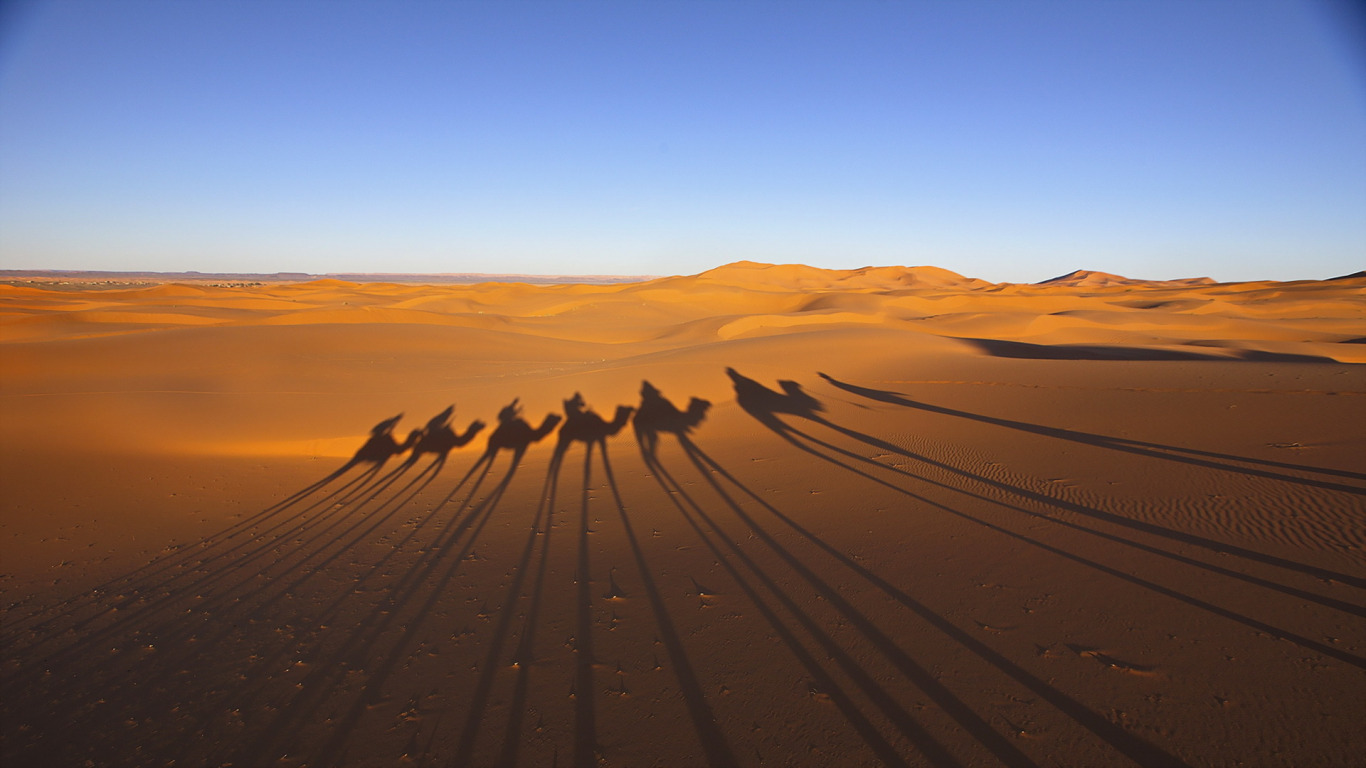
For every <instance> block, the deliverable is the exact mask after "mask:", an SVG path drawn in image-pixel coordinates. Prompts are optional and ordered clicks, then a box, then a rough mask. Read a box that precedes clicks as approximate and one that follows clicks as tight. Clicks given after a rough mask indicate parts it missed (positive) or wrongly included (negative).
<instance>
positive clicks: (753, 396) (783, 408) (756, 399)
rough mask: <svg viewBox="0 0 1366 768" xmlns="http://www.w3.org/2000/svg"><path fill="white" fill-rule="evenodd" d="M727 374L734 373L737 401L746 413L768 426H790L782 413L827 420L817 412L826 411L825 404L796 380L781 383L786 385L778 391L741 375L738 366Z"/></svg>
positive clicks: (731, 377) (732, 380) (780, 383)
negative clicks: (785, 421)
mask: <svg viewBox="0 0 1366 768" xmlns="http://www.w3.org/2000/svg"><path fill="white" fill-rule="evenodd" d="M726 375H727V376H730V380H731V382H732V383H733V384H734V385H735V402H736V403H738V404H739V405H740V407H741V408H743V409H744V410H745V413H748V414H749V415H751V416H753V417H754V418H756V419H758V420H759V421H761V422H763V423H764V424H765V425H767V426H770V427H775V425H776V427H775V428H777V429H780V430H782V429H786V427H785V426H784V425H783V424H782V422H781V421H778V419H777V415H778V414H787V415H789V416H798V417H801V418H803V419H811V420H812V421H819V422H824V421H825V420H824V419H823V418H821V417H820V416H818V415H817V414H818V413H820V412H821V411H824V410H825V406H823V405H821V403H820V401H819V400H817V399H816V398H814V397H812V396H811V395H808V394H806V392H804V391H802V385H801V384H798V383H797V382H795V381H780V382H778V386H780V387H782V389H783V391H782V392H774V391H773V390H771V389H769V388H768V387H765V386H764V385H763V384H760V383H759V382H757V381H755V380H754V379H751V378H749V377H748V376H745V375H743V374H741V373H740V372H739V371H737V370H735V369H734V368H727V369H726Z"/></svg>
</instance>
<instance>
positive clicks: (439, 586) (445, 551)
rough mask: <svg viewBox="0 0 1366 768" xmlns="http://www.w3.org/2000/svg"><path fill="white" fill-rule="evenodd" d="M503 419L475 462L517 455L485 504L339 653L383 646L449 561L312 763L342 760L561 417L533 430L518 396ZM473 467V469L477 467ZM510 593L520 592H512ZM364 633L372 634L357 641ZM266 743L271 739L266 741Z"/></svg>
mask: <svg viewBox="0 0 1366 768" xmlns="http://www.w3.org/2000/svg"><path fill="white" fill-rule="evenodd" d="M498 419H499V424H498V427H497V428H495V430H494V431H493V433H492V434H491V435H489V444H488V447H487V448H486V450H485V452H484V454H483V455H482V456H481V457H480V459H479V460H478V461H477V462H476V463H475V467H479V466H483V467H484V471H485V476H487V473H488V470H489V468H491V467H492V464H493V462H494V460H495V459H496V458H497V455H498V454H499V453H500V452H501V451H504V450H508V451H511V452H512V454H513V456H512V459H511V461H510V463H509V465H508V469H507V472H506V473H505V474H504V476H503V478H502V479H501V480H500V481H499V482H498V484H497V485H496V486H495V487H494V489H493V490H492V491H491V492H490V494H489V496H488V497H487V498H486V499H484V500H483V501H482V502H480V503H479V505H478V506H476V507H474V508H473V509H471V511H470V512H469V513H468V514H467V515H466V516H465V518H464V519H463V520H462V521H461V522H460V523H459V524H458V525H456V526H453V527H452V528H449V529H447V531H444V532H443V536H444V538H441V539H439V540H438V541H436V542H434V543H433V544H432V546H431V547H430V548H428V549H427V550H425V551H424V552H423V553H422V556H421V557H420V558H419V560H418V562H417V563H415V564H414V565H413V566H412V567H410V568H409V569H408V570H407V571H406V572H404V574H403V575H402V577H401V578H400V579H399V582H398V583H397V584H395V585H394V586H393V587H392V588H391V589H390V594H391V597H390V598H388V599H387V600H385V601H383V602H382V603H381V604H380V605H378V606H376V611H375V614H376V615H375V616H374V617H373V619H372V621H371V622H368V623H367V625H366V630H367V631H366V632H364V633H356V634H353V635H352V636H351V638H349V639H348V642H349V643H350V644H351V645H352V646H354V647H353V648H350V649H344V650H345V651H346V652H345V653H341V654H339V655H338V657H339V658H340V659H342V660H343V663H344V660H345V659H346V658H347V657H348V656H349V657H351V658H361V657H363V656H365V655H367V654H369V653H370V652H371V650H372V649H373V648H374V647H375V646H376V645H377V644H378V641H379V639H380V638H381V636H382V635H383V633H384V632H385V630H387V629H388V627H389V626H390V625H392V624H393V622H394V621H395V620H396V619H397V617H398V616H399V615H400V614H401V613H404V612H405V610H406V609H407V607H408V606H410V605H411V604H412V603H413V602H414V601H415V600H416V599H417V598H418V597H419V596H420V593H421V591H422V589H423V584H424V583H426V582H427V580H428V578H429V577H430V576H432V575H433V574H435V573H436V571H437V569H438V566H440V565H441V564H442V562H443V561H444V562H446V563H447V565H446V568H445V570H444V572H442V573H441V575H440V576H439V577H437V578H436V580H435V582H434V583H432V585H431V586H429V587H427V593H426V599H425V600H423V601H422V603H421V604H420V605H418V606H417V607H416V609H415V610H414V611H413V613H412V615H411V616H410V617H409V618H408V619H407V621H406V622H404V623H403V624H402V626H403V629H404V631H403V634H402V635H401V636H400V637H399V639H398V640H397V641H395V642H394V643H393V645H392V646H391V648H390V652H389V653H388V655H387V656H385V657H384V658H383V659H382V660H381V661H380V662H379V663H378V664H377V665H375V666H374V670H373V671H372V672H371V673H370V674H369V675H368V676H367V678H366V680H365V682H364V683H363V684H362V686H361V690H360V692H359V694H358V695H357V696H356V697H355V698H354V699H353V702H352V705H351V707H350V708H349V709H348V710H347V712H346V713H345V714H344V715H343V716H342V717H341V718H339V720H338V723H337V724H336V726H335V727H334V728H333V729H332V736H331V737H330V738H329V739H328V740H327V742H326V743H325V744H324V745H323V746H322V748H321V749H320V750H319V751H318V753H317V754H316V755H315V756H314V758H313V760H312V761H311V762H314V763H317V764H319V765H332V764H335V763H336V762H338V761H339V759H340V756H341V753H342V749H343V747H344V745H345V743H346V740H347V739H348V738H349V736H350V735H351V733H352V731H353V729H354V726H355V724H356V723H357V722H358V721H359V720H360V718H361V716H362V715H363V714H364V713H365V711H366V710H367V709H368V708H369V707H370V706H373V705H374V704H375V703H376V702H377V701H378V700H379V698H380V696H381V693H382V691H383V689H384V685H385V683H386V682H387V681H388V679H389V677H390V676H391V675H392V673H393V671H394V669H395V667H396V666H397V665H398V663H399V662H400V661H401V660H402V658H403V651H404V649H405V648H407V647H408V646H409V645H410V644H411V643H412V641H413V639H414V638H415V637H416V636H417V634H418V632H419V630H420V629H421V628H422V627H423V625H424V624H425V621H426V618H427V617H428V616H429V615H430V614H431V613H432V611H433V609H434V608H435V607H436V605H437V603H438V602H439V601H440V599H441V597H442V596H443V595H444V593H445V590H446V587H447V585H449V584H450V582H451V580H452V579H453V578H454V577H455V574H456V572H457V571H458V570H459V567H460V564H461V563H462V562H464V561H465V559H466V557H467V556H468V555H469V553H470V552H471V551H472V550H473V547H474V543H475V541H476V540H477V538H478V536H479V534H480V532H482V530H483V528H484V525H485V524H486V523H487V522H488V521H489V519H490V518H491V517H492V516H493V512H494V511H495V510H496V509H497V507H498V504H499V503H500V501H501V500H502V497H503V495H504V494H505V493H506V491H507V489H508V486H510V485H511V483H512V480H513V477H514V476H515V475H516V473H517V469H518V467H519V466H520V465H521V460H522V457H523V456H524V455H525V453H526V451H527V449H528V448H529V447H530V446H531V444H532V443H535V442H538V441H540V440H541V439H543V438H544V437H545V436H546V435H547V434H549V432H550V431H551V430H552V429H553V428H554V426H555V424H556V423H557V422H558V419H557V418H555V417H554V415H553V414H551V415H550V416H547V418H546V419H545V421H543V422H542V425H541V427H539V428H532V427H531V426H530V425H529V424H528V423H527V422H526V421H525V420H523V419H522V418H521V408H520V406H519V405H518V401H517V400H514V401H513V402H512V403H511V404H509V405H508V406H507V407H505V408H504V409H503V410H502V411H501V412H500V413H499V416H498ZM471 471H473V468H472V470H471ZM482 479H483V478H482V477H481V482H482ZM479 485H480V483H478V482H477V483H476V484H475V486H474V487H473V488H472V489H471V490H470V493H469V495H468V496H467V497H466V500H465V502H464V503H462V507H463V506H466V505H468V504H469V503H470V502H471V501H473V499H474V498H475V497H476V495H477V493H478V490H479ZM453 494H454V490H453V491H452V493H451V494H450V495H448V496H447V497H446V500H443V502H442V506H444V504H445V503H446V501H447V500H449V499H450V498H451V497H452V495H453ZM466 532H468V536H465V537H464V538H463V543H462V544H461V546H460V550H459V551H458V552H456V553H455V554H454V555H451V554H450V550H451V549H452V548H453V547H454V546H455V545H456V543H459V542H460V541H461V539H462V536H463V535H464V534H465V533H466ZM526 557H527V558H529V557H530V555H529V554H528V555H527V556H526ZM524 566H525V564H523V567H521V568H519V569H518V577H517V579H516V581H517V583H518V584H519V585H520V582H521V578H522V577H521V574H522V573H523V572H524V571H525V567H524ZM509 594H510V595H511V594H515V593H513V592H510V593H509ZM511 613H512V611H511V610H507V611H504V614H511ZM505 621H506V619H504V618H502V617H500V622H505ZM362 634H364V635H366V636H367V637H365V638H361V639H358V637H359V636H360V635H362ZM494 645H495V646H497V645H498V643H494ZM335 684H336V681H335V680H333V681H331V682H330V684H328V685H323V686H318V688H319V690H320V695H319V696H318V697H315V699H314V700H312V701H310V702H308V703H307V704H306V705H304V706H303V707H300V710H301V711H303V712H312V711H314V710H315V709H316V708H317V706H318V705H319V704H320V703H321V701H322V700H323V696H324V695H325V693H326V689H330V688H331V687H333V686H334V685H335ZM291 710H293V707H291ZM287 726H288V724H285V727H287ZM281 730H282V729H280V728H277V729H276V731H275V733H274V734H273V736H275V737H277V738H278V735H279V733H280V732H281ZM262 741H268V740H267V739H263V740H262ZM266 754H268V753H266ZM250 756H251V755H249V757H250ZM244 762H245V764H247V765H251V764H253V763H252V761H251V760H246V761H244Z"/></svg>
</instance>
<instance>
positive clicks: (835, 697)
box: [638, 433, 961, 766]
mask: <svg viewBox="0 0 1366 768" xmlns="http://www.w3.org/2000/svg"><path fill="white" fill-rule="evenodd" d="M646 434H648V433H646ZM681 439H686V437H681ZM638 442H639V447H640V451H641V457H642V458H643V459H644V461H645V465H646V468H647V469H649V470H650V473H651V474H652V476H653V477H654V479H655V481H656V482H657V483H658V484H659V487H660V490H661V491H662V492H663V493H664V495H665V497H666V498H668V499H669V501H670V503H672V504H673V505H674V508H675V509H676V510H677V511H678V512H679V515H680V516H681V517H682V518H683V519H684V521H686V522H687V523H688V526H689V527H690V528H692V530H693V532H694V533H695V534H696V535H697V537H698V539H699V540H701V541H702V543H703V544H704V545H705V546H706V547H707V549H708V550H709V551H710V552H711V553H712V556H713V557H714V558H715V560H716V562H717V563H719V564H720V565H721V567H722V568H723V569H724V570H725V571H726V573H727V574H729V576H730V577H731V579H732V580H733V581H734V583H735V584H736V585H737V586H738V587H739V588H740V590H741V591H742V592H744V593H745V596H746V597H747V598H748V599H749V601H750V603H751V604H752V605H754V606H755V608H756V609H757V610H758V611H759V613H760V614H761V615H762V616H763V617H764V619H765V620H766V621H767V622H768V623H769V625H770V626H771V627H772V628H773V631H774V633H775V634H776V635H777V636H778V637H779V638H780V639H781V640H782V641H783V643H784V644H785V645H786V646H787V647H788V649H789V650H790V651H791V652H792V654H793V656H794V657H795V658H796V659H797V661H798V663H799V664H801V665H802V667H803V668H805V670H806V672H807V674H808V675H810V677H811V680H812V683H813V690H814V691H818V692H820V693H821V694H823V695H825V696H828V697H829V699H830V701H831V702H832V703H834V704H835V706H836V707H837V708H838V709H839V710H840V713H841V714H843V715H844V717H845V719H846V720H848V721H849V724H850V725H851V726H853V728H854V730H855V731H856V732H857V733H858V734H859V736H860V737H861V738H862V739H863V740H864V743H865V744H867V745H868V747H869V749H871V750H872V751H873V753H874V754H875V755H877V757H878V759H879V760H881V761H882V762H883V763H884V764H886V765H890V766H904V765H909V763H908V762H907V760H906V758H904V757H903V756H902V755H901V754H900V753H898V752H897V750H896V748H895V747H893V746H892V744H891V743H890V742H889V741H888V740H887V739H886V737H884V736H883V734H882V733H881V732H880V731H879V730H878V728H877V726H876V725H874V724H873V722H872V721H871V720H869V719H868V717H867V716H866V715H865V714H864V713H863V712H862V711H861V710H860V709H859V707H858V705H857V704H855V703H854V701H853V699H852V698H851V697H850V695H849V694H848V693H847V692H846V691H845V690H844V688H843V687H842V686H841V685H840V684H839V683H838V682H837V681H836V680H835V679H834V678H833V677H832V676H831V675H830V673H829V672H828V671H826V669H825V668H824V667H823V666H822V665H821V663H820V661H818V660H817V659H816V657H815V656H813V655H812V654H811V653H810V652H809V651H808V650H807V649H806V647H805V646H804V645H803V644H802V642H801V641H800V640H799V639H798V637H797V636H796V634H795V633H794V632H793V630H792V629H791V628H790V627H788V626H787V624H786V622H784V621H783V619H782V618H781V617H780V616H779V615H778V613H777V610H776V609H775V608H774V607H773V606H771V605H769V603H768V601H767V600H765V599H764V597H763V596H762V595H760V594H759V591H758V588H757V587H756V586H755V585H753V584H751V583H750V580H749V579H748V578H747V577H746V576H745V574H744V573H742V572H741V571H740V570H739V569H738V568H737V567H736V565H735V564H734V563H733V562H732V559H731V558H732V557H733V558H734V559H735V560H737V561H739V562H740V563H742V564H743V565H744V566H745V568H746V569H747V570H748V572H750V573H752V574H753V575H754V578H755V579H756V580H757V581H758V582H759V583H760V584H762V585H763V587H764V588H765V589H766V590H767V591H768V592H769V593H770V594H771V595H773V597H774V599H776V600H777V601H778V602H779V603H780V604H781V605H782V606H783V608H784V609H786V610H787V612H788V613H789V614H791V615H792V616H793V617H794V618H795V619H796V620H797V622H798V623H799V624H801V625H802V627H803V628H804V629H805V630H806V631H807V633H808V634H809V635H810V636H811V637H812V638H813V639H814V640H815V641H816V642H817V644H818V645H819V646H820V647H821V649H822V651H824V653H825V654H826V656H827V657H828V658H829V659H831V660H833V661H835V662H836V663H837V664H838V665H839V667H840V668H841V670H842V671H844V672H845V674H847V675H848V676H849V677H850V679H851V680H852V681H853V682H854V684H855V685H857V686H858V687H859V688H860V690H861V691H862V692H863V694H864V695H866V696H867V697H868V698H869V699H870V700H871V701H872V702H873V703H874V704H875V705H876V706H877V707H878V709H880V710H881V711H882V713H883V715H884V716H885V717H886V718H887V719H888V721H889V722H890V723H891V724H892V725H893V727H895V728H896V729H897V730H898V731H900V732H901V734H902V735H903V736H904V737H906V739H907V740H908V741H910V742H911V743H912V744H915V745H916V747H917V748H918V749H919V750H920V752H921V754H922V755H923V756H924V757H925V759H927V760H928V761H929V762H930V763H931V764H933V765H936V766H957V765H961V763H960V762H959V761H958V760H957V759H956V758H954V757H953V755H952V754H950V753H949V752H948V750H947V749H946V748H945V747H944V746H943V745H942V744H941V743H939V741H938V740H937V739H935V738H934V737H933V736H932V735H930V734H929V733H928V732H927V731H926V730H925V728H924V726H922V725H920V723H918V722H917V721H916V720H915V718H914V717H912V716H911V715H910V714H909V713H908V712H906V710H905V709H904V707H902V706H901V704H900V703H899V702H897V701H896V700H895V698H894V697H892V696H891V695H890V694H889V693H888V692H887V691H886V690H885V689H883V688H882V687H881V686H880V685H878V684H877V683H876V682H875V681H874V680H873V678H872V676H871V675H869V674H868V672H867V671H866V670H864V669H863V668H862V667H861V666H860V665H859V664H858V663H857V662H856V661H855V660H854V659H853V658H852V657H851V656H850V655H849V654H848V653H847V652H846V651H845V650H844V649H843V648H842V647H840V646H839V644H838V643H836V642H835V641H834V639H833V638H831V637H830V635H829V634H828V633H827V632H826V631H825V630H824V629H823V628H822V627H821V626H820V624H819V623H818V622H817V621H816V620H814V619H812V618H811V617H810V616H809V615H808V614H807V613H806V612H805V611H804V610H803V609H802V608H801V607H800V606H799V605H798V604H797V603H796V601H794V600H793V599H792V598H791V596H789V595H788V594H787V593H786V591H784V590H783V589H782V588H781V587H780V586H779V585H778V584H777V583H776V582H775V581H774V580H773V578H772V577H770V576H769V575H768V574H767V573H766V572H765V571H764V570H763V569H762V568H761V567H760V566H759V565H758V564H757V563H755V562H754V560H753V559H752V558H750V557H749V556H748V555H747V554H746V553H745V552H744V551H743V550H742V549H740V548H739V547H738V546H737V545H736V544H735V543H734V542H732V541H730V540H729V539H728V538H727V537H726V536H724V535H722V534H721V533H719V531H721V530H722V529H721V528H720V527H719V526H718V525H717V523H716V521H715V520H713V519H712V518H711V517H710V516H709V515H708V514H707V513H706V511H705V510H704V509H703V508H702V506H701V505H700V504H699V503H698V502H697V501H696V500H695V499H693V497H692V495H691V494H689V493H688V492H687V490H686V489H685V488H684V486H683V485H682V484H681V483H679V482H678V481H677V480H676V479H674V477H673V475H672V474H671V473H670V472H669V470H668V469H667V468H666V467H665V466H664V465H663V463H662V462H660V461H659V458H658V455H657V453H656V449H657V438H655V439H651V436H646V435H642V437H641V439H640V440H639V441H638ZM704 524H705V525H704ZM709 529H710V530H709ZM718 541H720V542H721V543H723V544H724V545H725V547H726V550H728V551H729V552H730V554H729V555H727V554H726V551H725V550H723V549H722V548H721V547H720V546H719V545H718V544H717V542H718Z"/></svg>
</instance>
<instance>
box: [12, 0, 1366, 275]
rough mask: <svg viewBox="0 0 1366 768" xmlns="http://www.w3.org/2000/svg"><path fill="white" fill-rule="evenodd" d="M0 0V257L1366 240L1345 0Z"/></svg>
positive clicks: (116, 260)
mask: <svg viewBox="0 0 1366 768" xmlns="http://www.w3.org/2000/svg"><path fill="white" fill-rule="evenodd" d="M0 8H3V9H4V10H3V11H0V268H9V269H34V268H51V269H128V270H168V271H170V270H177V271H178V270H199V271H235V272H248V271H267V272H275V271H306V272H317V273H324V272H347V271H364V272H385V271H395V272H520V273H536V274H546V273H556V274H604V273H615V274H689V273H694V272H699V271H702V270H704V269H708V268H710V267H713V266H717V265H720V264H724V263H727V262H730V261H736V260H740V259H750V260H756V261H770V262H803V263H807V264H812V265H815V266H822V267H832V268H852V267H859V266H865V265H888V264H904V265H920V264H930V265H935V266H942V267H945V268H948V269H952V270H954V271H957V272H961V273H963V274H966V275H970V276H974V277H981V278H984V279H988V280H994V281H1019V282H1032V281H1036V280H1042V279H1046V278H1048V277H1052V276H1054V275H1057V274H1061V273H1064V272H1068V271H1070V270H1072V269H1077V268H1087V269H1098V270H1103V271H1108V272H1117V273H1120V274H1126V275H1129V276H1133V277H1149V278H1170V277H1187V276H1198V275H1208V276H1211V277H1214V278H1216V279H1220V280H1248V279H1280V280H1288V279H1300V278H1325V277H1332V276H1335V275H1339V274H1345V273H1348V272H1353V271H1356V270H1359V269H1363V268H1366V19H1364V18H1363V16H1362V15H1361V14H1360V13H1358V12H1357V11H1355V10H1354V6H1353V5H1352V4H1351V3H1350V2H1346V1H1345V0H1344V2H1341V3H1334V2H1330V1H1328V0H1325V1H1324V2H1292V1H1291V0H1277V1H1275V2H1259V1H1258V0H1229V1H1223V0H1182V1H1181V2H1161V1H1157V0H1148V1H1145V2H1124V1H1121V0H1112V1H1109V2H1103V1H1101V0H1093V1H1091V2H1060V1H1057V2H1055V1H1051V0H1037V1H1035V2H1006V1H1004V0H1001V1H993V2H971V1H968V2H891V1H890V0H887V1H880V2H866V3H865V2H833V1H832V2H776V1H768V2H719V1H703V0H692V1H689V2H669V1H668V0H639V1H637V2H587V1H582V2H504V3H483V2H346V1H345V0H340V1H333V0H327V1H323V2H305V1H301V0H294V1H290V0H286V1H285V2H278V3H276V2H271V3H268V2H264V0H240V1H238V2H210V1H204V2H178V1H174V0H172V1H166V2H147V1H146V0H123V1H122V2H95V1H94V0H83V1H79V2H28V3H25V2H17V3H16V2H10V3H7V4H5V5H4V6H0Z"/></svg>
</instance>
